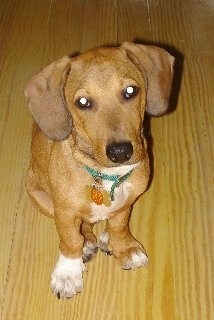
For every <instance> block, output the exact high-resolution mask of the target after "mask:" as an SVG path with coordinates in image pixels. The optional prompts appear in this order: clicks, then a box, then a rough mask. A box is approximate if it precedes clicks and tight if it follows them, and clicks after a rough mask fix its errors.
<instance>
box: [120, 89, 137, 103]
mask: <svg viewBox="0 0 214 320" xmlns="http://www.w3.org/2000/svg"><path fill="white" fill-rule="evenodd" d="M138 92H139V88H138V87H136V86H129V87H127V88H126V89H125V90H124V91H123V96H124V98H125V99H126V100H128V99H130V98H132V97H135V96H136V95H137V94H138Z"/></svg>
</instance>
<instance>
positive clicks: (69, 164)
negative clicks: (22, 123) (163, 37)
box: [26, 43, 173, 298]
mask: <svg viewBox="0 0 214 320" xmlns="http://www.w3.org/2000/svg"><path fill="white" fill-rule="evenodd" d="M172 64H173V58H172V57H171V56H170V55H169V54H168V53H166V52H165V51H164V50H162V49H160V48H156V47H150V46H148V47H146V46H142V45H134V44H131V43H124V44H123V46H122V47H120V48H100V49H95V50H91V51H89V52H87V53H85V54H82V55H80V56H78V57H76V58H73V59H71V58H69V57H64V58H62V59H61V60H58V61H57V62H55V63H53V64H52V65H50V66H48V67H47V68H45V69H44V70H43V71H42V72H41V73H39V74H38V75H36V76H35V77H33V79H32V80H31V81H30V82H29V84H28V87H27V89H26V96H27V99H28V105H29V108H30V110H31V112H32V114H33V117H34V119H35V121H36V123H37V124H35V125H34V130H33V138H32V161H31V166H30V168H29V171H28V175H27V180H26V187H27V191H28V193H29V195H30V197H31V199H32V200H33V201H34V203H35V204H36V206H37V208H38V209H39V210H40V211H42V212H43V213H45V214H46V215H48V216H51V217H54V219H55V223H56V227H57V231H58V233H59V237H60V255H59V260H58V263H57V265H56V267H55V270H54V272H53V275H52V283H51V285H52V290H53V292H54V293H55V294H56V295H57V296H58V297H63V298H68V297H71V296H73V295H74V294H76V293H77V292H80V291H81V290H82V272H83V270H84V263H83V262H86V261H88V260H90V258H92V257H93V256H94V255H95V254H96V251H97V247H98V245H97V241H96V238H95V236H94V234H93V232H92V228H93V224H94V223H95V222H98V221H100V220H108V221H107V226H106V231H105V232H104V233H103V234H102V235H101V238H100V245H99V247H100V248H101V250H102V251H104V252H106V253H112V254H113V255H114V256H115V257H116V258H117V259H118V261H119V262H120V263H121V265H122V267H123V268H125V269H130V268H135V267H140V266H142V265H145V264H146V263H147V256H146V254H145V250H144V248H143V246H142V245H141V244H140V243H139V242H137V241H136V240H135V239H134V238H133V237H132V235H131V233H130V231H129V227H128V222H129V218H130V212H131V206H132V204H133V203H134V201H135V200H136V198H137V197H138V196H139V195H140V194H142V193H143V192H144V191H145V189H146V187H147V183H148V179H149V160H148V156H147V146H146V141H145V139H144V137H143V133H142V132H143V131H142V123H143V118H144V111H145V109H146V110H147V111H148V112H149V113H151V114H154V115H160V114H162V113H164V112H165V111H166V109H167V102H168V99H169V94H170V89H171V82H172Z"/></svg>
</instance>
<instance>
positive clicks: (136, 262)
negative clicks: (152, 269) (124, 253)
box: [123, 251, 148, 269]
mask: <svg viewBox="0 0 214 320" xmlns="http://www.w3.org/2000/svg"><path fill="white" fill-rule="evenodd" d="M147 264H148V257H147V255H146V254H145V253H143V252H141V251H136V252H134V253H132V255H131V257H130V259H129V260H128V261H126V263H125V264H124V265H123V268H124V269H135V268H140V267H142V266H144V267H146V266H147Z"/></svg>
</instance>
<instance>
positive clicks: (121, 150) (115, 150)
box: [106, 141, 133, 163]
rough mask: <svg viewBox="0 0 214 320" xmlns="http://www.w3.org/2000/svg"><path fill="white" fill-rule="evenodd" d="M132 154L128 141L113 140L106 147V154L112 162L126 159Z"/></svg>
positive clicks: (131, 147) (120, 161)
mask: <svg viewBox="0 0 214 320" xmlns="http://www.w3.org/2000/svg"><path fill="white" fill-rule="evenodd" d="M132 154H133V146H132V144H131V142H130V141H122V142H113V143H111V144H109V145H108V146H107V147H106V155H107V157H108V158H109V159H110V160H111V161H112V162H114V163H123V162H125V161H128V160H129V159H130V158H131V156H132Z"/></svg>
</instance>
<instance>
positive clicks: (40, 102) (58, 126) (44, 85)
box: [25, 57, 72, 140]
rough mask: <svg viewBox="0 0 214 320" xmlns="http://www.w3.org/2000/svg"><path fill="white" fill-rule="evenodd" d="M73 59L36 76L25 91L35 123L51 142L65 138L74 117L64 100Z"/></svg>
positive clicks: (48, 68)
mask: <svg viewBox="0 0 214 320" xmlns="http://www.w3.org/2000/svg"><path fill="white" fill-rule="evenodd" d="M69 61H70V59H69V58H68V57H64V58H62V59H60V60H58V61H56V62H54V63H52V64H51V65H49V66H48V67H46V68H45V69H43V70H42V71H41V72H40V73H38V74H36V75H35V76H34V77H33V78H32V79H31V80H30V81H29V83H28V85H27V88H26V89H25V96H26V98H27V102H28V107H29V109H30V111H31V113H32V115H33V118H34V120H35V121H36V123H37V124H38V126H39V127H40V129H41V130H42V131H43V132H44V134H45V135H46V136H47V137H48V138H50V139H52V140H63V139H66V138H67V137H68V136H69V134H70V133H71V129H72V118H71V114H70V112H69V110H68V108H67V105H66V101H65V98H64V86H65V82H66V79H67V76H68V72H69V71H70V64H69Z"/></svg>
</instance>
